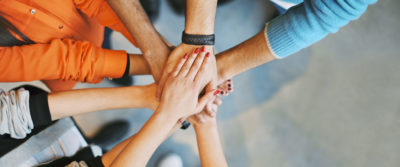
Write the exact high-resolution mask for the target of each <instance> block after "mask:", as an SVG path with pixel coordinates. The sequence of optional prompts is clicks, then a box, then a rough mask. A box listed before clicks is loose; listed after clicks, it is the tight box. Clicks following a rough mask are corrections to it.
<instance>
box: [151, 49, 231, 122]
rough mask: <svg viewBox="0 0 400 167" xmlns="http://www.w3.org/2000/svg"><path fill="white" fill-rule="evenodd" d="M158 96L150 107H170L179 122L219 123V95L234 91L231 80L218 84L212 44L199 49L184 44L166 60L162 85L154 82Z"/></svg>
mask: <svg viewBox="0 0 400 167" xmlns="http://www.w3.org/2000/svg"><path fill="white" fill-rule="evenodd" d="M150 88H151V89H152V91H153V93H152V94H154V95H155V96H154V97H153V98H152V99H151V101H152V103H151V104H152V105H151V107H150V108H151V109H153V110H155V111H156V112H157V111H159V110H161V108H169V109H171V110H168V111H169V112H171V113H170V114H171V115H174V116H176V118H177V123H178V124H182V123H183V122H184V121H188V122H190V123H191V124H192V125H194V126H198V125H201V124H210V125H216V123H215V122H216V113H217V111H218V106H220V105H221V104H222V99H221V97H220V96H219V95H222V96H227V95H229V93H231V92H232V91H233V82H232V80H231V79H228V80H226V81H223V82H222V83H220V84H219V81H218V74H217V67H216V61H215V56H214V50H213V47H212V46H202V47H198V48H196V46H193V45H186V44H181V45H179V46H178V47H177V48H175V49H174V50H173V51H172V52H171V54H170V56H169V58H168V61H167V64H166V67H165V68H164V72H163V74H162V77H161V80H160V81H159V84H158V85H157V86H156V85H151V86H150Z"/></svg>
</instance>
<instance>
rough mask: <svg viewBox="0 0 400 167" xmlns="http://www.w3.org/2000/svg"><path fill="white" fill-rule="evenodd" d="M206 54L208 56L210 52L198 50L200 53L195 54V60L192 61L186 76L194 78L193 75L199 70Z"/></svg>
mask: <svg viewBox="0 0 400 167" xmlns="http://www.w3.org/2000/svg"><path fill="white" fill-rule="evenodd" d="M203 48H204V46H203V47H202V50H204V49H203ZM208 56H210V52H207V53H206V52H204V51H201V52H200V54H199V55H198V56H197V58H196V60H195V61H194V63H193V65H192V68H190V71H189V73H188V74H187V77H188V78H190V79H192V80H193V79H194V77H195V76H196V74H197V72H198V71H199V69H200V67H201V65H202V64H203V59H204V57H208Z"/></svg>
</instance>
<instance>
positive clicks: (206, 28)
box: [185, 0, 218, 34]
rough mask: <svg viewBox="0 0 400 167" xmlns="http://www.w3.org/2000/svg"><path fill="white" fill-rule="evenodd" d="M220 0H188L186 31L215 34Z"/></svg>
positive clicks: (189, 32)
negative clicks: (216, 15)
mask: <svg viewBox="0 0 400 167" xmlns="http://www.w3.org/2000/svg"><path fill="white" fill-rule="evenodd" d="M217 2H218V0H186V24H185V32H186V33H188V34H214V21H215V13H216V10H217Z"/></svg>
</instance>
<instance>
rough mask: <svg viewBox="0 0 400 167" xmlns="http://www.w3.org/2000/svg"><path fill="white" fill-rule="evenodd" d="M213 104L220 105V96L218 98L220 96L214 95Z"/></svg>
mask: <svg viewBox="0 0 400 167" xmlns="http://www.w3.org/2000/svg"><path fill="white" fill-rule="evenodd" d="M214 104H215V105H217V106H220V105H222V100H221V98H220V97H216V98H215V100H214Z"/></svg>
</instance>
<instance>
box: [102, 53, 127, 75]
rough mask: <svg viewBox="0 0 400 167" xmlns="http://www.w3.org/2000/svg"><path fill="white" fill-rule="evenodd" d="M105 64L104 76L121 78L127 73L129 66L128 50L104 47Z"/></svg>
mask: <svg viewBox="0 0 400 167" xmlns="http://www.w3.org/2000/svg"><path fill="white" fill-rule="evenodd" d="M103 54H104V66H103V69H102V70H101V71H102V73H101V74H102V75H101V76H102V78H104V77H107V78H120V77H122V76H123V74H124V73H125V69H126V66H127V58H126V57H127V56H126V55H127V53H126V51H117V50H109V49H103Z"/></svg>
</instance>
